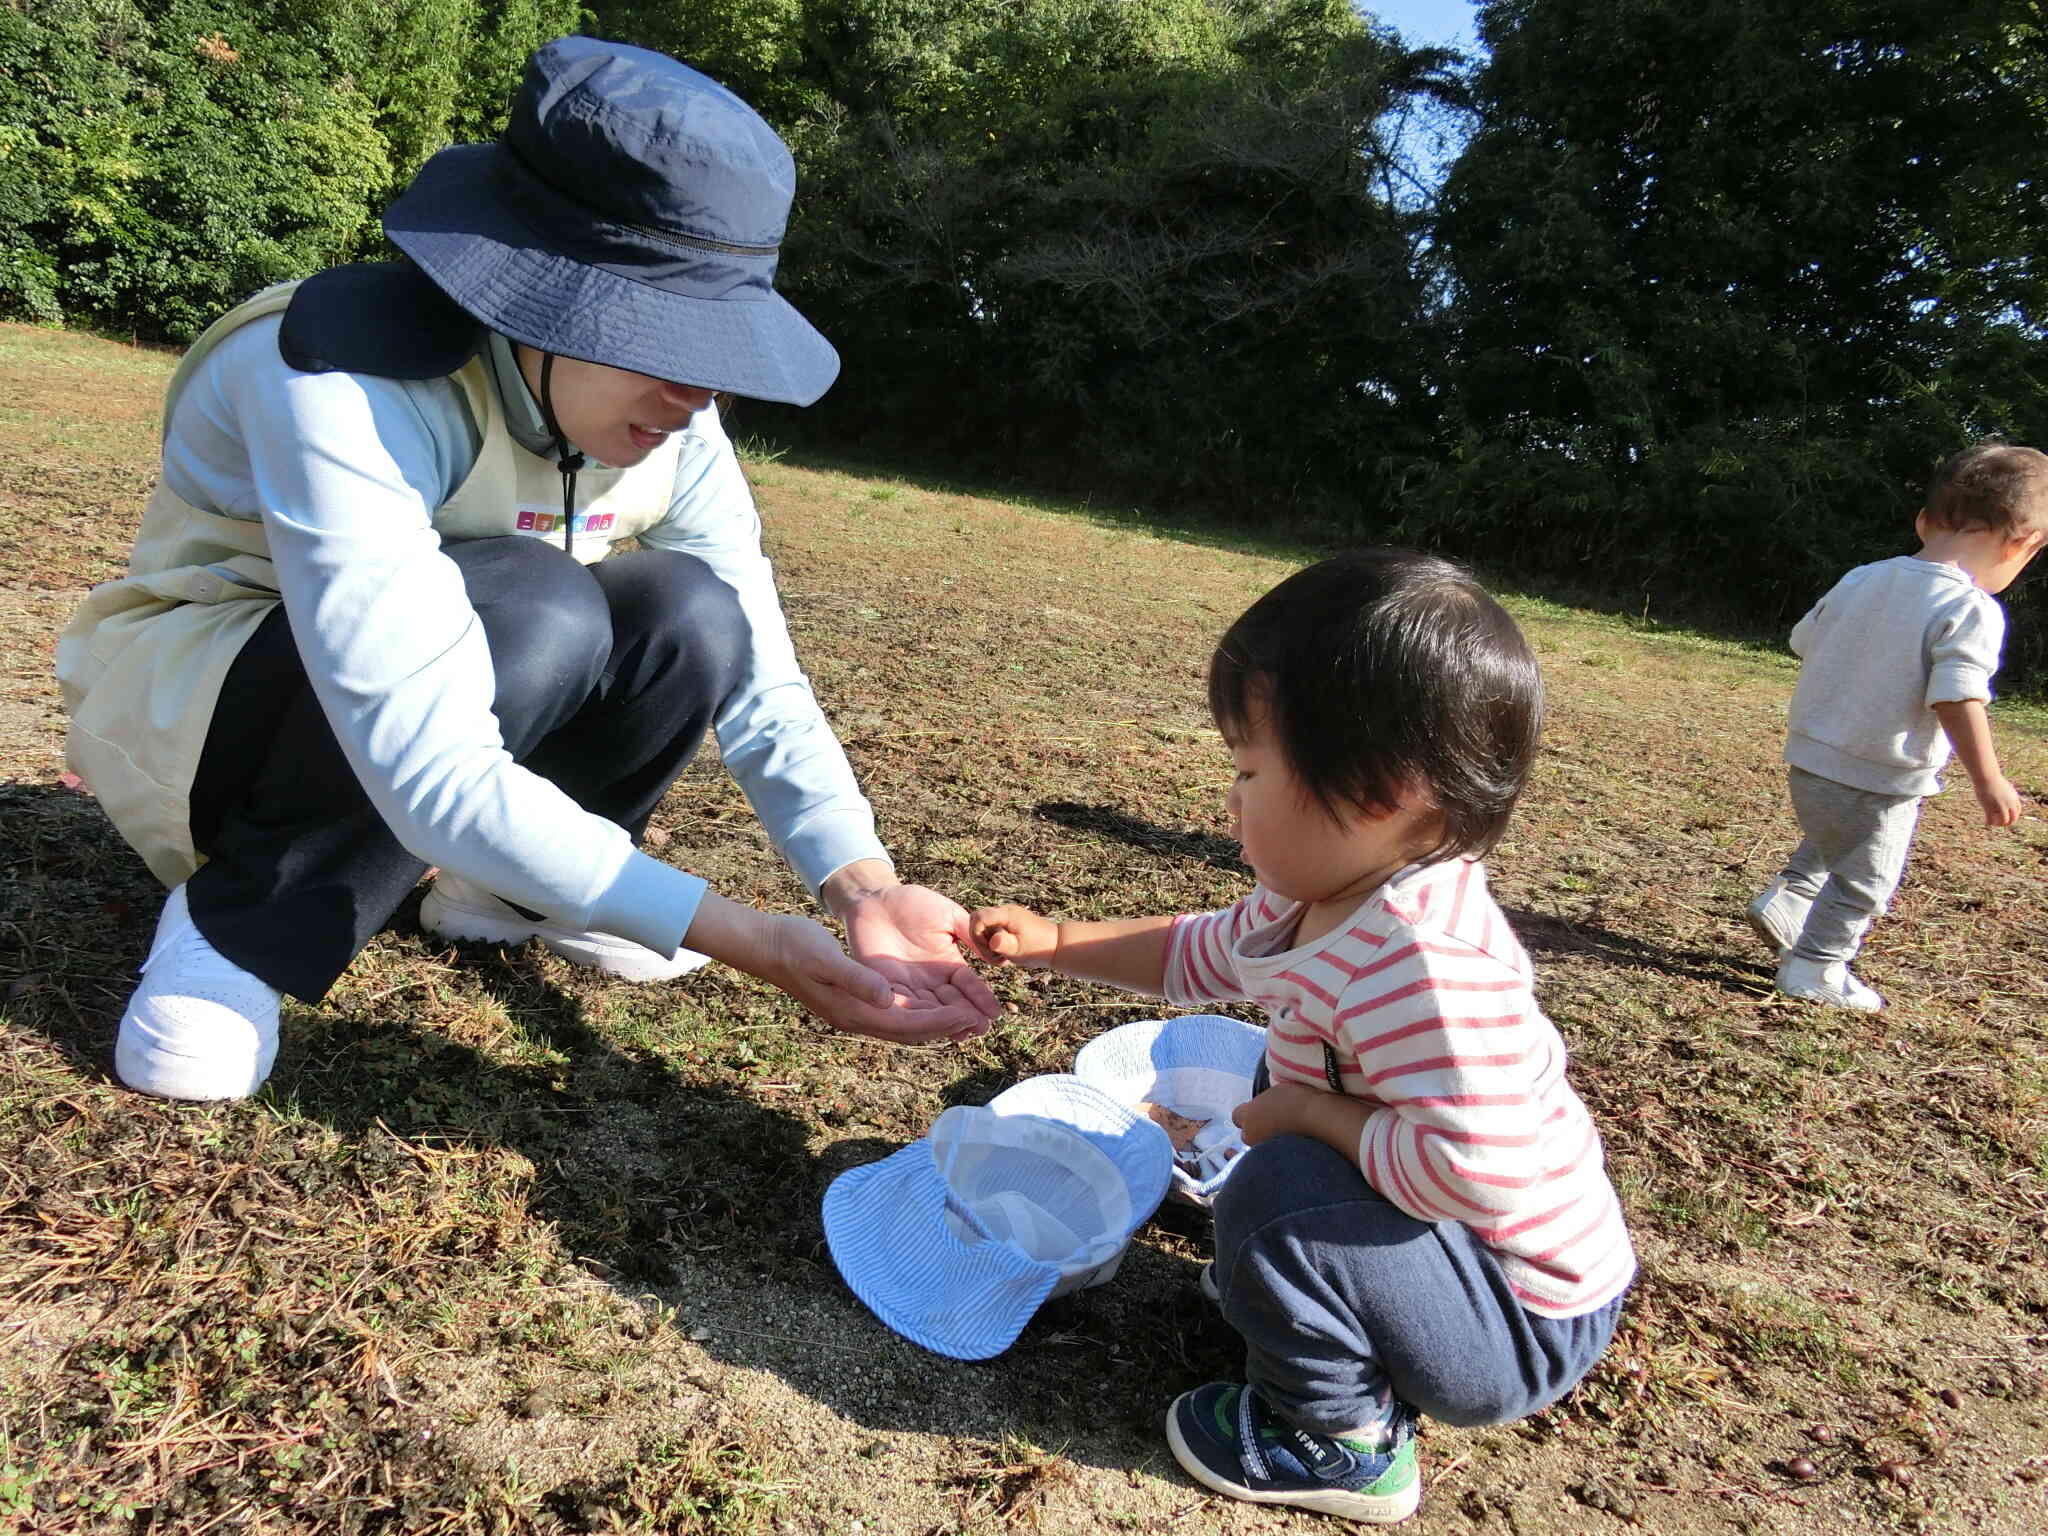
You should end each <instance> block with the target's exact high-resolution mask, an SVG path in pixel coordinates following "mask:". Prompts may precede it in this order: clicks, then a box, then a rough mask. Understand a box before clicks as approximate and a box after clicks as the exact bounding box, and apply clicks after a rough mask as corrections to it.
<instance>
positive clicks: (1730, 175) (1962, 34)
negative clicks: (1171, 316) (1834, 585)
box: [1405, 0, 2048, 666]
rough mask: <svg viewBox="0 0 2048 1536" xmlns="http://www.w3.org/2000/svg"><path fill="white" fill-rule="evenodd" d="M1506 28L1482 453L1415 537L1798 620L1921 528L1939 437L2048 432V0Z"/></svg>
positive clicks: (1431, 500)
mask: <svg viewBox="0 0 2048 1536" xmlns="http://www.w3.org/2000/svg"><path fill="white" fill-rule="evenodd" d="M1481 15H1482V30H1483V33H1484V36H1485V38H1486V40H1487V42H1488V43H1489V44H1490V46H1491V48H1492V58H1491V61H1490V63H1489V64H1488V65H1487V66H1486V67H1485V68H1484V69H1483V70H1482V71H1481V72H1480V74H1479V75H1478V77H1477V81H1476V95H1477V105H1478V110H1479V112H1480V119H1481V121H1480V127H1479V129H1478V131H1477V133H1476V134H1475V136H1474V137H1473V139H1472V141H1471V143H1470V145H1469V147H1468V149H1467V151H1466V152H1465V154H1464V156H1463V158H1462V159H1461V160H1460V161H1459V162H1458V164H1457V166H1456V168H1455V170H1454V172H1453V173H1452V175H1451V178H1450V181H1449V184H1448V186H1447V188H1446V191H1445V198H1444V212H1443V216H1442V219H1441V221H1440V223H1439V225H1438V230H1437V235H1438V239H1439V242H1440V245H1441V247H1442V249H1443V251H1444V252H1445V254H1446V256H1447V259H1448V262H1449V265H1450V270H1451V273H1452V275H1453V278H1454V282H1455V291H1456V295H1457V312H1456V315H1455V320H1456V324H1457V329H1458V332H1459V336H1460V348H1459V353H1458V356H1457V359H1456V365H1455V367H1454V369H1453V370H1452V378H1451V387H1452V393H1453V396H1454V399H1455V402H1456V404H1455V410H1456V414H1457V418H1458V421H1459V424H1460V429H1461V430H1460V435H1459V439H1458V441H1459V443H1460V446H1459V448H1458V450H1457V451H1456V452H1455V453H1454V454H1453V455H1452V457H1451V459H1450V461H1449V463H1448V465H1447V467H1446V468H1445V470H1444V471H1443V473H1442V474H1441V475H1440V476H1438V477H1437V478H1436V479H1435V480H1434V481H1433V483H1432V484H1431V485H1430V486H1429V488H1428V490H1427V492H1426V493H1425V494H1422V495H1419V496H1418V497H1417V498H1416V499H1415V501H1414V503H1413V504H1412V505H1411V507H1410V509H1409V514H1408V518H1407V522H1406V524H1405V526H1406V527H1407V529H1408V530H1409V531H1411V533H1412V534H1414V535H1415V536H1418V537H1429V538H1433V539H1437V540H1441V541H1445V542H1460V543H1467V544H1475V543H1478V542H1480V541H1484V542H1485V543H1486V544H1487V545H1488V546H1489V547H1490V548H1492V549H1493V550H1494V551H1496V558H1503V559H1508V560H1511V561H1514V562H1517V563H1520V564H1523V565H1525V566H1526V565H1537V566H1553V567H1567V568H1571V569H1573V570H1575V571H1578V572H1582V573H1583V572H1585V570H1586V566H1587V565H1591V566H1592V567H1593V570H1594V571H1595V572H1597V573H1598V575H1599V576H1600V577H1602V578H1604V579H1605V580H1607V581H1609V582H1611V583H1612V584H1614V585H1615V586H1617V587H1618V588H1620V589H1622V590H1625V591H1626V590H1634V589H1640V590H1642V591H1644V592H1646V593H1648V592H1652V591H1656V590H1659V589H1663V590H1670V591H1674V592H1682V591H1685V590H1692V591H1698V590H1701V589H1707V590H1718V591H1722V592H1724V593H1726V594H1728V595H1730V597H1731V598H1732V599H1733V601H1734V603H1735V604H1737V605H1739V606H1740V607H1742V608H1743V609H1745V610H1746V611H1747V612H1748V613H1749V614H1750V615H1751V616H1752V617H1754V618H1757V619H1760V620H1766V621H1770V622H1774V623H1775V622H1783V621H1787V620H1789V618H1791V617H1792V616H1795V615H1796V614H1797V613H1798V612H1800V611H1802V610H1803V608H1804V607H1805V605H1806V604H1808V603H1810V602H1811V601H1812V600H1813V598H1814V597H1815V596H1817V595H1818V594H1819V592H1820V591H1821V590H1822V589H1823V588H1824V587H1825V586H1826V585H1827V584H1828V583H1829V582H1831V581H1832V580H1833V579H1834V578H1835V577H1836V576H1837V575H1839V574H1840V572H1841V571H1842V570H1843V569H1845V568H1846V567H1848V566H1849V565H1851V564H1854V563H1856V562H1858V561H1861V560H1866V559H1871V558H1877V557H1880V556H1883V555H1887V554H1892V553H1897V552H1898V551H1899V550H1900V549H1901V548H1902V547H1903V548H1910V547H1911V545H1910V542H1909V541H1910V538H1911V515H1912V510H1913V509H1914V507H1915V506H1917V498H1918V495H1919V492H1920V490H1921V488H1922V486H1923V485H1924V483H1925V479H1926V475H1927V472H1928V470H1929V469H1930V468H1931V467H1932V465H1933V464H1934V463H1935V462H1937V461H1938V460H1939V459H1940V458H1941V457H1943V456H1944V455H1946V454H1947V453H1949V452H1951V451H1953V450H1954V449H1955V448H1957V447H1959V446H1961V445H1962V444H1963V443H1965V442H1967V441H1969V440H1971V439H1972V438H1975V437H1977V436H1981V435H1985V434H1989V433H2000V434H2005V435H2009V436H2012V437H2014V438H2016V439H2018V440H2021V441H2036V442H2038V441H2044V440H2048V353H2044V351H2043V347H2042V342H2041V331H2040V327H2041V324H2042V321H2043V318H2044V305H2043V301H2044V299H2048V292H2044V289H2043V285H2042V284H2043V280H2042V274H2041V271H2040V269H2039V267H2038V264H2037V262H2036V260H2035V257H2034V253H2035V252H2036V251H2037V250H2039V249H2040V248H2041V247H2042V245H2043V240H2044V237H2048V206H2044V204H2043V203H2042V200H2041V198H2040V196H2039V192H2038V188H2037V187H2036V185H2035V182H2036V178H2037V176H2038V165H2037V163H2036V162H2037V160H2038V146H2039V143H2040V141H2041V132H2042V127H2043V121H2042V119H2043V107H2044V101H2048V63H2044V54H2043V50H2042V41H2043V35H2042V29H2041V23H2040V19H2039V12H2038V8H2037V7H2034V6H2031V5H2020V4H2006V3H1997V0H1970V3H1962V4H1957V5H1952V6H1924V5H1908V4H1900V3H1897V0H1817V3H1815V4H1811V5H1806V6H1801V7H1795V8H1792V9H1787V8H1786V7H1784V6H1780V5H1771V4H1766V3H1764V0H1711V3H1708V4H1704V5H1703V4H1700V3H1698V0H1688V3H1683V4H1681V3H1678V0H1632V3H1628V4H1614V3H1609V0H1597V3H1596V0H1494V3H1492V4H1488V5H1486V6H1484V7H1483V8H1482V13H1481ZM1567 59H1568V60H1569V67H1568V68H1566V67H1560V63H1561V61H1563V60H1567ZM2024 664H2025V663H2024V662H2022V665H2023V666H2024Z"/></svg>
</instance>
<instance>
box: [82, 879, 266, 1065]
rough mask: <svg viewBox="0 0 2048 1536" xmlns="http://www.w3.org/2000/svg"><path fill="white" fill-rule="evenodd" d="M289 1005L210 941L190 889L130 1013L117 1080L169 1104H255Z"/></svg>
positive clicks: (162, 936) (160, 930) (117, 1058)
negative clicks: (252, 1099) (195, 916)
mask: <svg viewBox="0 0 2048 1536" xmlns="http://www.w3.org/2000/svg"><path fill="white" fill-rule="evenodd" d="M283 997H284V994H283V993H281V992H279V991H278V990H277V989H276V988H275V987H273V986H270V985H268V984H267V983H265V982H263V981H262V980H260V979H258V978H257V977H255V976H252V975H251V974H250V973H249V972H247V971H245V970H243V969H242V968H241V967H240V966H239V965H237V964H235V962H234V961H232V960H230V959H229V958H228V957H227V956H226V955H224V954H222V953H221V952H220V951H219V950H217V949H215V948H214V947H213V946H212V945H211V944H209V943H207V942H206V935H205V934H203V933H201V932H200V931H199V927H198V925H197V924H196V923H194V922H193V921H192V913H191V910H190V909H189V908H188V907H187V905H186V903H185V887H184V886H182V885H180V886H178V887H177V888H176V889H175V890H173V891H172V892H171V894H170V899H169V900H167V901H166V902H165V903H164V915H163V916H162V917H161V918H159V919H158V920H157V925H156V938H155V940H154V941H153V942H152V943H151V944H150V946H149V958H148V959H146V960H144V961H143V962H142V985H141V986H139V987H137V988H136V989H135V995H134V996H133V997H131V998H129V999H128V1010H127V1012H125V1013H123V1014H122V1015H121V1032H120V1035H119V1036H118V1037H117V1038H116V1040H115V1043H114V1075H115V1076H117V1077H119V1078H120V1079H121V1081H122V1082H124V1083H126V1084H127V1085H128V1086H129V1087H130V1088H134V1089H137V1090H139V1091H140V1092H142V1093H153V1094H155V1095H157V1096H158V1097H159V1098H165V1099H246V1098H247V1097H248V1096H249V1095H250V1094H252V1093H254V1092H255V1091H256V1090H257V1089H258V1088H261V1087H262V1086H263V1080H264V1079H265V1078H267V1077H268V1076H270V1064H271V1062H272V1061H274V1060H275V1059H276V1057H277V1013H278V1005H279V1003H280V1002H281V1001H282V1000H283Z"/></svg>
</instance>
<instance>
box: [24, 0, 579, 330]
mask: <svg viewBox="0 0 2048 1536" xmlns="http://www.w3.org/2000/svg"><path fill="white" fill-rule="evenodd" d="M575 15H576V10H575V8H574V7H573V6H565V5H562V4H559V3H557V0H521V3H515V4H509V5H486V4H484V3H482V0H430V3H426V4H422V5H417V6H410V7H403V8H400V10H399V11H398V12H397V13H393V12H392V10H391V9H390V8H389V7H384V6H380V5H374V4H372V3H370V0H281V3H276V4H262V3H259V0H166V3H161V4H150V5H144V4H140V3H138V0H36V3H35V4H33V5H30V6H27V7H26V8H23V7H19V6H11V7H7V8H5V9H0V122H4V123H5V124H6V125H7V126H6V127H5V128H4V129H0V164H4V165H5V167H6V169H7V172H8V174H7V175H6V176H5V177H4V178H0V312H8V313H13V314H18V315H23V316H27V317H29V318H33V319H38V320H43V321H57V320H60V319H64V318H67V317H74V318H78V319H85V320H90V321H93V322H95V323H98V324H102V325H112V326H119V327H124V328H128V329H132V330H134V331H136V332H137V333H139V334H143V335H149V336H155V337H166V338H170V339H176V340H182V339H185V338H188V337H190V336H192V335H194V334H196V333H197V332H198V330H200V329H201V328H202V327H203V326H204V325H205V324H206V323H207V322H208V321H209V320H211V319H212V318H213V317H214V316H215V315H217V314H218V313H220V311H221V310H223V309H225V308H226V307H227V306H229V305H230V304H232V303H234V302H235V301H236V300H237V299H239V298H241V297H242V296H244V295H246V294H248V293H250V292H252V291H253V290H255V289H257V288H260V287H262V286H264V285H265V284H267V283H272V282H276V281H279V280H281V279H284V278H289V277H298V276H303V275H305V274H306V273H308V272H312V271H315V270H317V269H319V268H320V267H322V266H325V265H328V264H329V263H332V262H335V261H343V260H349V259H352V258H353V257H355V256H357V255H358V254H361V253H362V252H364V251H365V250H366V249H369V248H372V247H373V246H374V244H375V242H376V241H377V239H378V236H377V230H376V215H377V213H378V211H379V210H380V209H381V207H382V205H383V203H384V202H385V200H386V199H387V198H388V196H389V195H390V193H391V192H392V191H393V190H394V188H395V186H396V185H398V184H399V183H402V181H403V180H404V179H405V178H406V177H407V176H409V175H410V174H411V172H412V170H413V169H415V168H416V167H417V165H418V163H419V161H420V160H422V159H424V158H425V156H426V155H427V154H429V153H431V152H432V151H433V150H434V149H437V148H439V147H440V146H441V145H442V144H443V143H446V142H448V141H449V140H450V138H451V137H452V136H453V135H455V134H458V133H460V134H465V135H467V134H469V133H472V132H474V133H487V132H489V131H491V130H493V129H494V128H495V126H496V124H497V122H498V121H499V119H500V117H501V115H502V105H503V101H504V98H505V95H506V93H507V91H508V89H509V87H510V85H511V83H512V81H513V80H514V79H515V78H516V70H517V66H518V62H519V61H520V60H521V59H523V57H524V56H525V54H526V53H527V52H528V51H529V50H530V49H531V48H532V47H533V46H534V44H535V43H537V42H538V41H540V40H542V39H543V38H545V37H546V36H549V35H552V34H553V33H554V32H556V31H559V30H562V29H563V28H564V26H565V25H566V24H567V23H568V22H569V21H570V20H571V19H572V18H573V17H574V16H575ZM508 61H509V62H508Z"/></svg>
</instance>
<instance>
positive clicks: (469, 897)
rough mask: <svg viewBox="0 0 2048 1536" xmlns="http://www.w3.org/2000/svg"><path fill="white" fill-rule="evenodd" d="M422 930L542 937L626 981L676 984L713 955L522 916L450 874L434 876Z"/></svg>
mask: <svg viewBox="0 0 2048 1536" xmlns="http://www.w3.org/2000/svg"><path fill="white" fill-rule="evenodd" d="M420 926H421V927H423V928H425V929H426V930H427V931H428V932H429V933H436V934H439V935H440V936H441V937H442V938H444V939H466V940H470V941H473V942H476V943H482V944H524V943H525V942H526V941H527V940H528V939H539V940H540V941H541V943H543V944H545V945H546V946H547V947H548V948H549V949H551V950H553V951H554V952H555V953H556V954H558V955H560V956H561V957H562V958H563V959H564V960H567V961H568V962H569V963H570V964H571V965H587V966H590V967H591V968H592V969H594V970H599V971H603V972H604V973H605V974H606V975H608V976H617V977H619V978H621V979H622V980H625V981H673V980H674V979H675V978H676V977H678V976H684V975H688V974H689V973H690V972H691V971H694V970H696V969H697V967H698V966H700V965H708V964H709V963H710V961H711V957H710V956H709V955H700V954H698V953H697V952H696V951H695V950H694V949H679V950H677V951H676V952H675V953H674V954H673V955H663V954H657V953H656V952H655V951H654V950H651V949H649V948H648V947H647V946H646V945H644V944H635V943H634V942H633V941H632V940H631V939H622V938H620V937H619V936H618V935H617V934H615V933H595V932H592V931H590V930H588V929H583V928H571V927H569V926H568V925H567V924H564V923H558V922H556V921H555V920H554V919H553V918H551V917H525V916H522V915H521V914H520V912H519V909H518V908H516V907H514V906H512V905H510V904H509V903H508V902H506V901H504V900H503V899H501V898H500V897H497V896H493V895H492V894H491V893H490V892H489V891H487V890H485V889H484V888H483V887H482V886H480V885H478V884H477V883H476V882H475V881H474V880H465V879H463V878H462V877H461V876H460V875H451V874H449V873H448V872H447V871H446V870H443V871H442V872H441V873H440V874H438V875H436V876H435V877H434V883H433V885H432V886H431V887H430V888H429V889H428V891H427V894H426V896H425V897H424V898H422V899H421V901H420Z"/></svg>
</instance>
